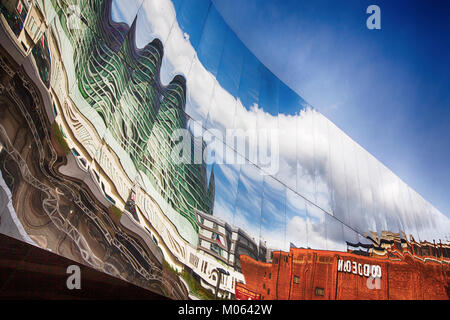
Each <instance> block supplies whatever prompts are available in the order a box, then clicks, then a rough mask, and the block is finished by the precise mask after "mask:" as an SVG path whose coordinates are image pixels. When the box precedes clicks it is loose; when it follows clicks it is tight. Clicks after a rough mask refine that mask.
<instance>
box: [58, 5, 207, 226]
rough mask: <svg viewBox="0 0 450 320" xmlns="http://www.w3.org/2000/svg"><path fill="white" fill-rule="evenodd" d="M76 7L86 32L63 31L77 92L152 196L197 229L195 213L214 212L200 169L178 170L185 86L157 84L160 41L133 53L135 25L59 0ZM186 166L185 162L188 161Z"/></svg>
mask: <svg viewBox="0 0 450 320" xmlns="http://www.w3.org/2000/svg"><path fill="white" fill-rule="evenodd" d="M59 4H60V5H61V6H62V8H63V10H62V11H61V12H64V8H68V7H70V6H71V5H75V4H76V5H80V6H81V7H82V8H83V16H82V17H83V18H82V19H81V20H82V21H84V22H85V23H86V24H87V28H83V29H82V30H81V31H79V30H68V34H70V35H72V38H71V39H72V41H73V44H74V45H75V46H76V50H75V51H74V60H75V68H76V75H77V78H78V87H79V89H80V92H81V94H82V96H83V98H84V99H86V101H87V102H88V103H89V105H90V106H92V108H94V109H95V110H96V111H97V113H98V114H99V115H100V116H101V118H102V119H103V122H104V124H105V126H106V128H107V129H108V130H109V131H110V132H111V134H112V136H113V137H114V139H115V140H116V141H117V142H118V143H119V145H120V147H121V148H122V149H123V150H125V152H126V153H127V154H129V156H130V157H131V160H132V161H133V163H134V165H135V167H136V169H138V170H140V171H141V172H144V173H145V174H146V175H147V177H148V178H149V179H150V181H151V182H152V183H153V185H154V187H155V188H156V190H157V191H158V192H159V193H160V194H161V195H162V196H163V198H164V199H165V200H166V201H167V202H168V203H169V204H170V205H171V206H172V208H173V209H175V210H176V211H177V212H178V213H179V214H181V215H182V216H184V217H185V218H186V219H187V220H188V221H189V222H190V223H191V224H192V226H193V227H194V229H195V230H197V229H198V227H197V223H196V218H195V214H194V209H198V210H202V211H204V212H211V208H212V202H213V200H212V199H211V196H210V195H211V191H209V190H208V186H207V177H206V169H205V165H202V164H175V163H174V162H173V161H172V159H171V157H170V155H171V151H172V148H173V146H174V145H175V141H171V139H172V138H171V136H172V133H173V132H174V130H176V129H182V128H186V126H187V120H186V114H185V112H184V106H185V102H186V81H185V79H184V78H183V77H182V76H180V75H177V76H175V77H174V78H173V80H172V81H171V82H170V84H169V85H168V86H163V85H161V83H160V79H159V71H160V66H161V60H162V57H163V55H164V49H163V45H162V43H161V41H160V40H159V39H154V40H153V41H152V42H150V43H148V44H147V45H146V46H145V47H143V48H137V47H136V40H135V34H136V19H135V20H134V22H133V23H132V24H131V26H130V27H129V26H128V25H127V24H124V23H116V22H114V21H113V20H112V19H111V4H112V2H111V1H85V2H83V1H82V2H81V3H80V1H61V2H60V3H59ZM189 162H190V161H189Z"/></svg>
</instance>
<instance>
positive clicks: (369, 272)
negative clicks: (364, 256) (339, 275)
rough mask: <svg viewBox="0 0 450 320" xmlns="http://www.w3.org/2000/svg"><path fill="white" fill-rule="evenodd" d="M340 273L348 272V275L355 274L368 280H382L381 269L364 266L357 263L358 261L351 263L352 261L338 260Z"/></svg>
mask: <svg viewBox="0 0 450 320" xmlns="http://www.w3.org/2000/svg"><path fill="white" fill-rule="evenodd" d="M337 271H338V272H346V273H353V274H356V275H360V276H364V277H366V278H368V277H372V278H381V267H380V266H378V265H371V264H366V263H364V264H362V263H357V262H356V261H350V260H345V261H344V260H341V259H339V260H338V267H337Z"/></svg>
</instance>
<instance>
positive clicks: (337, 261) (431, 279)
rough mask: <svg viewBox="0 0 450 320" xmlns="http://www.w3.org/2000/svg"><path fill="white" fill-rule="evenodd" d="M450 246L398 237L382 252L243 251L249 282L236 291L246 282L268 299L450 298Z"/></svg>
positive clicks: (293, 249) (242, 263)
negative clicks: (266, 257) (264, 254)
mask: <svg viewBox="0 0 450 320" xmlns="http://www.w3.org/2000/svg"><path fill="white" fill-rule="evenodd" d="M415 245H416V246H415V247H416V248H417V247H418V246H417V244H415ZM432 246H433V245H432ZM421 247H424V245H423V244H422V246H421ZM425 247H426V246H425ZM448 249H449V248H444V249H443V248H442V245H441V247H440V248H439V246H435V245H434V246H433V250H429V251H427V252H426V254H427V253H428V252H429V253H430V254H429V255H424V254H423V252H422V251H421V252H420V253H417V252H414V245H410V244H409V243H408V244H407V245H406V244H402V243H400V242H399V243H398V244H396V243H394V245H393V246H392V247H390V248H388V249H384V254H383V255H380V254H379V253H376V252H375V251H374V250H371V251H370V253H369V254H367V255H361V254H356V253H355V252H352V251H350V250H348V252H338V251H321V250H312V249H297V248H291V249H290V251H289V252H283V251H275V252H273V260H272V263H262V262H259V261H256V260H254V259H252V258H250V257H248V256H244V255H242V256H241V265H242V273H243V274H244V277H245V281H246V284H245V285H242V284H241V285H240V286H237V287H236V292H237V293H236V297H239V296H240V294H241V292H240V291H241V290H242V289H243V288H244V289H245V290H248V291H249V292H252V293H253V294H254V296H256V295H258V294H259V295H260V297H261V299H266V300H267V299H280V300H288V299H291V300H303V299H319V300H321V299H327V300H328V299H331V300H334V299H449V285H450V267H449V266H450V260H449V259H448V252H449V251H448ZM442 250H446V251H445V255H444V254H443V251H442ZM433 253H434V255H432V254H433ZM238 291H239V292H238Z"/></svg>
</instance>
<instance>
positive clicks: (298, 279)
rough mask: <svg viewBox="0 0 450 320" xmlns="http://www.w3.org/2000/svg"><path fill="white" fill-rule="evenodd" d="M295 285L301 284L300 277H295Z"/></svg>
mask: <svg viewBox="0 0 450 320" xmlns="http://www.w3.org/2000/svg"><path fill="white" fill-rule="evenodd" d="M294 283H295V284H299V283H300V277H299V276H294Z"/></svg>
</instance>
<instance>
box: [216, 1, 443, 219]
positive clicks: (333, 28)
mask: <svg viewBox="0 0 450 320" xmlns="http://www.w3.org/2000/svg"><path fill="white" fill-rule="evenodd" d="M213 2H214V4H215V5H216V7H217V10H218V11H219V12H220V14H221V15H222V17H223V18H224V20H225V21H226V22H227V23H228V25H229V26H230V27H231V28H232V29H233V31H234V32H235V33H236V34H237V36H238V37H239V38H240V39H241V40H242V41H243V42H244V43H245V45H246V46H247V47H248V48H249V49H250V50H251V51H252V52H253V53H254V54H255V55H256V56H257V57H258V58H259V59H260V60H261V61H262V62H263V63H264V64H265V65H266V66H267V67H268V68H269V69H270V70H271V71H272V72H273V73H274V74H276V75H277V76H278V77H279V78H280V79H281V80H283V81H284V82H285V83H287V84H288V85H289V86H290V87H291V88H293V89H294V90H295V91H296V92H298V93H299V94H301V96H302V97H303V98H304V99H305V100H306V101H307V102H308V103H310V104H311V105H313V106H314V107H315V108H317V109H318V110H319V111H320V112H322V113H323V114H324V115H325V116H327V117H328V118H329V119H330V120H331V121H333V122H334V123H335V124H336V125H337V126H339V127H340V128H341V129H342V130H344V131H345V132H346V133H347V134H348V135H349V136H350V137H352V139H354V140H355V141H356V142H358V143H359V144H360V145H362V146H363V147H364V148H365V149H366V150H368V151H369V152H370V153H372V154H373V155H374V156H375V157H376V158H377V159H379V160H380V161H381V162H383V163H384V164H385V165H386V166H387V167H389V168H390V169H391V170H392V171H394V172H395V173H396V174H397V175H398V176H399V177H400V178H402V179H403V180H404V181H405V182H406V183H407V184H408V185H410V186H411V187H413V188H414V189H415V190H416V191H418V192H419V193H420V194H421V195H422V196H423V197H424V198H425V199H427V200H428V201H430V202H431V203H432V204H433V205H434V206H436V207H437V208H438V209H439V210H440V211H441V212H443V213H444V214H446V215H447V216H450V196H449V191H450V166H449V160H448V159H449V157H450V142H449V141H450V125H449V124H450V59H449V57H450V24H449V23H448V12H450V11H449V10H450V2H449V1H443V0H442V1H425V0H422V1H401V0H397V1H392V0H390V1H380V0H377V1H359V0H358V1H355V0H353V1H352V0H350V1H333V0H330V1H323V0H314V1H300V0H282V1H280V0H279V1H275V0H245V1H240V0H213ZM371 4H377V5H378V6H379V7H380V8H381V27H382V29H381V30H368V29H367V28H366V23H365V22H366V19H367V17H368V14H366V13H365V10H366V8H367V7H368V6H369V5H371Z"/></svg>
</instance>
